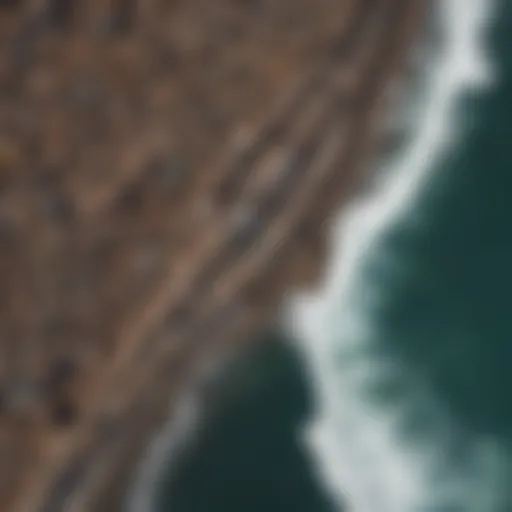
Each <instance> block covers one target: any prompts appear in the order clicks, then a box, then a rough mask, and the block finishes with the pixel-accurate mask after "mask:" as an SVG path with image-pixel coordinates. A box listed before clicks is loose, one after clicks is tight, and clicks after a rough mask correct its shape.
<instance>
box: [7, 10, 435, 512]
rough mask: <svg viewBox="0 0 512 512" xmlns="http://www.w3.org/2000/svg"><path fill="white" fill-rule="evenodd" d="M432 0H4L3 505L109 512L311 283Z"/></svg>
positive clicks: (378, 137) (374, 147) (12, 509)
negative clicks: (218, 369)
mask: <svg viewBox="0 0 512 512" xmlns="http://www.w3.org/2000/svg"><path fill="white" fill-rule="evenodd" d="M425 3H426V2H425V1H424V0H372V1H369V0H364V1H363V0H315V1H312V0H282V1H280V2H275V1H273V0H272V1H271V0H253V1H242V0H239V1H236V0H219V1H217V2H212V1H211V0H188V1H179V0H174V1H170V0H169V1H164V0H147V1H145V2H143V1H135V0H110V1H107V0H88V1H85V0H84V1H71V0H70V1H68V2H62V1H58V0H26V1H21V0H20V1H16V0H10V1H7V0H4V1H0V56H1V58H0V249H1V250H0V302H1V308H0V365H1V367H0V454H1V457H0V510H2V511H3V510H5V511H9V512H18V511H19V512H31V511H45V512H50V511H51V512H57V511H72V512H80V511H98V512H100V511H115V510H121V508H122V505H121V504H122V500H123V497H124V495H125V493H126V489H127V487H128V486H129V485H130V483H131V482H132V479H133V475H134V471H135V469H136V467H137V465H138V462H139V461H140V460H141V458H142V457H143V455H144V453H145V449H146V448H147V445H148V442H149V440H150V439H151V438H152V436H153V435H154V434H155V432H156V431H157V430H158V427H159V425H161V424H162V422H164V421H165V419H166V418H168V417H169V415H172V414H173V404H174V403H175V402H176V397H178V396H179V395H180V393H181V392H182V391H183V389H184V387H186V385H187V382H188V379H189V378H190V376H191V375H192V374H193V373H194V372H195V371H196V370H197V368H199V367H200V366H201V364H203V363H204V362H205V361H208V360H210V359H211V358H214V357H215V356H216V355H218V354H220V353H222V352H223V351H225V350H227V349H229V348H230V347H232V346H233V345H234V343H235V342H237V341H239V340H242V339H247V338H248V336H247V335H248V334H249V333H252V332H254V331H256V330H258V329H259V328H261V327H262V326H264V325H266V324H267V322H268V321H270V320H271V319H272V317H274V316H275V315H276V312H277V310H278V305H279V302H280V301H281V300H282V298H283V295H284V294H285V293H287V292H290V291H293V290H296V289H299V288H301V287H304V286H306V285H311V284H312V283H314V281H315V279H316V278H317V277H318V273H319V269H320V268H321V261H322V257H323V253H324V245H325V230H324V229H323V225H324V221H325V220H326V219H327V218H328V217H329V215H330V214H332V213H333V211H335V209H337V208H339V206H340V205H342V203H343V200H344V199H346V198H347V197H349V196H350V195H351V194H353V193H355V191H356V190H357V186H358V183H360V182H361V181H362V180H363V174H364V173H363V171H364V169H365V167H366V166H367V165H368V162H369V161H370V160H371V155H372V154H375V153H376V152H377V151H378V148H379V144H382V141H383V140H384V139H383V137H385V133H383V131H382V129H381V126H382V122H381V121H382V119H383V117H385V115H386V114H387V113H388V112H389V108H390V106H389V104H388V103H387V102H386V95H385V94H383V93H384V92H385V91H386V90H387V87H388V86H389V85H390V83H392V80H393V79H396V77H398V76H400V74H401V73H403V72H404V66H403V62H404V59H405V55H406V53H407V52H406V49H407V48H408V47H409V46H410V44H409V43H410V42H411V40H412V39H413V37H414V35H415V34H416V33H417V32H418V26H419V24H420V22H421V19H422V13H423V10H424V5H425Z"/></svg>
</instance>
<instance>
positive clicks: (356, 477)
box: [286, 0, 510, 512]
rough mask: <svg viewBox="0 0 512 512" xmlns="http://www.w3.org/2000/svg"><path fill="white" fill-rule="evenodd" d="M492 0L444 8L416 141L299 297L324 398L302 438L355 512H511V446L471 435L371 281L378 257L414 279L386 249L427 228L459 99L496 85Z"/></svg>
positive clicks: (392, 164)
mask: <svg viewBox="0 0 512 512" xmlns="http://www.w3.org/2000/svg"><path fill="white" fill-rule="evenodd" d="M493 3H494V2H492V1H491V0H444V1H441V2H440V3H439V4H438V5H437V6H436V8H437V9H438V14H439V16H438V20H437V21H438V23H439V26H438V27H437V32H436V34H437V37H436V41H435V42H436V46H437V44H439V41H441V46H440V50H439V51H438V52H434V54H432V52H430V53H429V52H420V53H419V54H418V55H420V57H421V58H422V59H423V62H422V68H423V70H424V72H425V76H426V77H427V84H426V85H427V86H426V87H424V86H422V90H421V92H420V93H418V94H416V96H415V98H414V104H413V105H412V106H410V107H409V110H408V111H409V114H410V118H411V119H414V120H416V121H415V131H414V135H413V137H412V140H410V141H409V142H408V143H407V146H406V148H405V149H403V150H400V151H399V153H398V154H397V155H395V156H394V157H393V158H392V159H391V160H390V161H388V162H386V163H384V164H383V165H382V168H381V169H377V171H378V172H377V173H376V174H377V176H379V177H380V178H379V182H377V186H376V190H375V191H372V192H370V193H368V194H367V195H366V196H365V197H363V198H362V199H358V200H357V201H356V202H354V204H352V205H351V206H349V208H347V209H345V210H344V211H343V213H342V215H341V217H340V218H339V219H338V220H337V221H336V222H335V225H334V226H333V232H332V236H331V243H332V249H331V255H330V264H329V266H328V269H327V272H326V275H325V281H324V284H323V285H322V286H321V287H320V289H319V291H318V294H316V295H314V296H299V297H295V298H294V299H293V301H292V302H291V307H290V310H289V311H287V317H286V323H287V325H289V328H290V329H291V330H292V331H293V333H294V334H295V336H296V338H297V339H298V342H299V346H300V347H301V349H302V350H303V353H304V355H305V359H306V361H307V362H308V366H309V371H310V374H311V381H312V382H313V386H314V388H315V391H316V394H317V409H318V410H317V415H316V417H315V418H314V419H313V421H312V424H311V425H309V426H308V427H307V428H306V430H305V433H304V438H305V440H306V442H307V444H308V446H309V447H310V448H311V453H312V455H313V459H314V462H315V469H316V470H317V472H318V475H319V478H320V479H321V480H322V482H323V483H324V484H325V486H326V488H327V489H328V491H329V492H330V494H332V496H333V497H334V498H335V500H336V501H337V503H339V504H340V508H342V509H343V510H348V512H420V511H421V512H427V511H428V512H441V511H447V510H450V511H455V510H457V511H458V510H460V511H464V512H502V511H503V510H510V509H509V508H507V507H508V505H510V503H509V502H507V501H506V500H507V499H510V498H507V496H506V495H507V492H506V489H507V482H506V477H505V475H506V465H507V461H508V459H509V455H508V453H509V452H508V450H507V448H506V447H504V446H502V442H501V441H498V440H497V439H495V438H493V437H491V436H484V435H475V434H474V433H473V432H471V431H469V430H468V429H467V428H465V425H464V423H463V422H461V421H460V419H459V418H457V417H455V415H454V414H453V411H451V410H450V409H449V408H448V407H447V406H446V404H445V403H444V401H443V400H442V399H441V397H440V396H439V393H437V392H435V391H434V389H433V387H432V385H431V383H430V381H429V379H428V378H427V376H426V374H425V373H423V372H421V371H419V370H418V369H417V368H415V367H413V366H412V365H411V364H408V363H406V362H404V361H403V359H401V358H400V357H399V355H397V353H396V352H395V351H393V350H391V349H390V348H389V347H388V344H387V342H386V340H385V339H383V333H382V332H381V329H380V326H379V324H378V322H377V321H375V319H374V316H375V315H373V313H374V312H375V311H376V310H377V309H378V308H379V307H380V305H381V304H382V301H383V300H385V293H386V290H385V289H384V288H385V287H384V288H383V287H382V286H381V284H380V283H379V284H377V283H376V281H375V279H372V273H371V272H368V261H370V260H372V259H373V260H375V259H378V260H379V265H380V267H379V268H383V269H384V270H383V272H384V273H387V274H388V275H389V276H391V279H395V278H396V279H404V278H405V279H406V278H407V275H406V273H407V264H404V262H403V261H401V260H400V258H399V257H397V255H396V254H395V253H393V252H392V251H391V252H390V251H389V250H388V249H387V248H386V246H385V244H383V240H384V238H385V237H386V236H387V234H388V233H389V231H390V230H392V229H393V227H394V226H396V225H397V223H403V222H404V219H406V222H407V223H409V225H410V226H413V227H414V226H415V225H417V226H419V227H421V222H422V217H421V213H420V212H419V211H418V208H416V207H415V205H416V204H417V202H418V198H419V197H421V196H422V195H424V194H425V190H427V189H428V188H429V187H430V186H431V184H432V183H433V182H434V180H435V179H436V173H437V171H438V169H437V168H438V167H439V165H440V162H442V161H443V159H446V158H447V157H448V156H449V154H450V151H453V150H454V148H455V147H456V146H457V145H458V144H460V142H461V141H460V137H461V132H463V130H461V125H462V127H464V123H463V122H462V121H463V119H461V116H462V112H461V111H460V105H461V102H462V100H463V99H464V98H465V96H466V95H467V93H468V92H472V93H473V94H475V93H477V94H483V93H484V91H485V89H486V88H489V87H490V86H491V85H492V84H493V83H494V79H495V78H496V76H495V72H494V69H493V67H492V66H491V60H490V58H489V57H488V55H487V52H486V45H485V36H486V30H487V27H488V26H489V23H490V22H491V21H492V14H493V9H494V8H495V6H494V5H493ZM439 36H441V37H440V38H439ZM427 46H428V45H427ZM370 267H371V264H370ZM373 277H374V276H373ZM386 335H389V333H386ZM507 504H508V505H507Z"/></svg>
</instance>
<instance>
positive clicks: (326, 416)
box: [127, 0, 512, 512]
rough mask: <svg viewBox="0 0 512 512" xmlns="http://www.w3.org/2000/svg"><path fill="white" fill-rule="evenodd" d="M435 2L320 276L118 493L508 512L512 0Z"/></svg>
mask: <svg viewBox="0 0 512 512" xmlns="http://www.w3.org/2000/svg"><path fill="white" fill-rule="evenodd" d="M436 19H438V23H439V26H438V27H437V30H436V36H435V37H436V39H435V43H436V44H435V45H434V46H432V45H431V47H432V48H434V47H435V48H434V49H435V51H423V52H421V51H420V52H419V55H420V57H419V58H421V59H424V61H423V69H424V74H423V75H422V80H421V81H420V86H419V87H418V88H417V90H416V91H415V92H414V94H413V95H412V97H413V101H412V103H411V105H410V107H409V110H408V112H409V113H410V116H409V120H408V122H409V123H410V122H411V119H412V128H411V127H410V126H409V125H408V126H409V128H408V129H407V132H408V133H410V134H411V136H410V137H409V138H407V140H406V142H404V144H403V145H402V147H401V148H399V150H398V151H397V153H396V154H394V155H392V157H391V158H389V159H388V160H386V161H385V162H383V163H382V166H381V167H382V168H379V169H376V174H377V175H378V176H379V179H378V180H376V184H375V187H374V189H373V190H370V191H369V192H367V196H365V197H363V198H359V199H357V200H356V201H355V202H354V204H353V205H352V207H351V209H349V211H348V213H347V212H345V215H344V216H343V218H342V219H338V220H337V221H336V222H334V223H333V226H332V251H331V256H330V263H329V268H328V270H327V272H326V274H325V282H324V283H323V284H322V285H321V286H320V287H319V289H318V293H316V294H315V295H314V296H308V297H296V298H295V299H294V300H292V301H291V303H290V304H289V309H288V310H287V312H286V314H285V315H284V319H283V324H284V327H285V328H286V329H287V331H288V332H287V334H286V335H283V334H277V333H276V334H275V335H274V336H276V337H279V340H278V342H277V343H274V344H268V345H266V344H263V345H262V347H261V348H260V349H258V350H257V351H256V352H255V353H253V354H251V356H250V357H249V358H247V359H246V360H245V361H242V362H241V363H239V366H238V370H234V371H235V373H236V371H238V374H237V375H230V376H229V379H228V389H229V390H230V392H229V393H225V396H226V397H227V398H225V399H224V401H223V402H222V405H221V406H220V407H217V408H216V412H215V414H212V415H211V416H210V417H209V418H208V419H206V420H204V421H203V422H200V423H197V422H196V423H197V424H198V425H200V426H199V427H198V428H196V430H195V431H194V432H193V434H191V435H190V436H188V438H187V442H186V443H181V445H180V446H181V449H180V450H178V451H176V450H170V451H165V453H168V454H169V455H168V457H167V463H166V465H165V467H164V469H160V471H159V475H158V478H156V477H155V482H153V485H152V487H151V486H149V487H151V489H152V490H153V491H154V492H151V493H150V491H149V490H148V489H149V487H148V486H147V485H146V487H143V490H144V492H145V493H146V494H151V499H149V498H148V499H146V500H145V501H144V500H142V501H140V500H139V501H137V503H138V504H139V505H136V506H135V505H133V503H135V501H132V507H131V508H130V506H128V507H127V508H128V509H129V510H130V511H137V512H139V511H144V512H145V510H148V511H149V510H154V511H162V512H164V511H165V512H167V511H169V512H171V511H172V512H203V511H204V512H235V511H239V512H246V511H247V512H253V511H254V512H256V511H258V512H259V511H268V512H274V511H275V512H288V511H290V512H295V511H297V512H328V511H332V512H336V511H340V510H341V511H346V512H388V511H389V512H466V511H467V512H512V485H511V484H512V399H511V398H510V397H509V393H512V365H511V361H512V265H511V262H512V198H511V194H510V192H511V191H512V127H511V126H509V122H510V121H511V120H512V2H511V1H510V0H444V1H443V2H442V4H441V5H440V7H439V11H438V16H437V17H436ZM160 451H161V452H162V450H160ZM159 467H160V468H161V467H162V465H160V466H159ZM135 488H136V489H137V488H138V489H139V491H138V492H139V495H140V493H141V491H140V488H141V486H139V487H137V485H136V486H135ZM140 503H143V505H140Z"/></svg>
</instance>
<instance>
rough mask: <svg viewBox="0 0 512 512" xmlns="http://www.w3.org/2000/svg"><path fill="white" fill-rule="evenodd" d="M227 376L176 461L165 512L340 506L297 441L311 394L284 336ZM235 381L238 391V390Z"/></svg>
mask: <svg viewBox="0 0 512 512" xmlns="http://www.w3.org/2000/svg"><path fill="white" fill-rule="evenodd" d="M268 338H269V339H266V342H265V343H262V344H261V345H259V347H258V348H256V349H252V351H251V352H250V354H248V356H246V357H244V358H243V359H242V361H241V362H238V363H237V364H236V367H235V368H234V369H233V374H232V375H229V377H227V378H226V380H227V381H228V384H229V385H230V386H231V389H229V393H228V395H229V399H226V398H225V397H226V393H223V392H222V390H220V391H219V392H220V393H222V394H223V395H224V398H223V399H222V403H220V405H219V407H215V408H216V409H218V410H217V411H216V412H215V414H214V416H212V417H211V418H209V419H207V420H205V421H204V424H203V425H202V427H201V428H200V429H199V431H198V433H197V435H196V436H195V438H194V439H193V440H192V441H191V442H190V443H189V445H188V447H187V448H186V449H185V450H183V452H182V453H181V454H180V456H178V457H177V460H174V461H172V463H171V465H170V467H169V471H168V474H167V476H166V478H165V480H164V481H163V482H162V486H161V493H160V496H159V499H158V502H159V506H158V510H159V511H162V512H164V511H165V512H166V511H172V512H205V511H212V512H216V511H219V512H220V511H222V512H230V511H233V512H235V511H237V512H261V511H268V512H271V511H276V512H277V511H280V512H283V511H294V512H333V511H334V510H335V509H334V507H333V506H332V505H331V504H330V503H329V501H328V499H327V498H326V497H325V496H324V494H323V491H322V489H321V488H320V486H319V485H318V483H317V481H316V479H315V478H314V475H313V474H312V472H311V461H310V460H309V458H308V456H307V454H306V453H305V450H304V448H303V447H302V446H301V443H300V441H299V439H298V434H299V430H298V429H299V428H300V427H301V426H302V424H303V422H304V421H305V420H306V418H307V417H308V415H309V414H310V412H311V411H310V409H311V399H310V396H309V390H308V385H307V382H306V378H305V375H304V372H303V368H302V364H301V361H300V360H299V356H298V355H297V353H296V352H295V351H294V350H293V349H292V348H291V347H290V346H289V344H288V343H287V342H286V341H285V340H284V339H283V338H282V337H281V335H279V334H276V333H274V334H271V335H270V336H269V337H268ZM232 387H235V391H234V390H233V389H232Z"/></svg>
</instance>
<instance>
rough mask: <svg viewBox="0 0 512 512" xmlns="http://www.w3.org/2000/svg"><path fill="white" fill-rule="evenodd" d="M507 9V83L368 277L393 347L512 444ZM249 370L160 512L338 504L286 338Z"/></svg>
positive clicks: (178, 469)
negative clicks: (416, 218) (316, 459)
mask: <svg viewBox="0 0 512 512" xmlns="http://www.w3.org/2000/svg"><path fill="white" fill-rule="evenodd" d="M499 10H500V13H499V16H498V17H497V21H496V22H495V23H494V24H493V28H492V33H491V34H490V35H491V38H490V42H491V50H492V53H493V56H494V59H495V61H497V64H498V79H499V80H498V83H497V85H496V86H495V87H494V88H493V89H491V90H490V91H487V92H486V93H485V94H482V95H478V96H475V97H468V98H466V100H465V101H464V102H463V103H462V104H461V114H463V115H464V116H465V121H464V127H465V134H464V136H463V137H462V140H461V142H460V143H459V144H458V146H457V151H455V152H454V153H452V154H451V155H450V157H449V158H448V159H447V160H446V161H445V162H444V163H443V164H442V169H441V172H438V173H436V176H437V177H436V178H435V179H433V180H432V181H431V182H430V184H429V187H428V188H427V189H426V190H425V191H424V193H423V195H422V197H420V199H419V201H418V204H417V206H416V210H417V212H418V214H419V215H420V217H421V219H422V222H421V223H420V224H419V225H418V224H417V223H412V222H411V223H408V222H407V221H403V222H398V223H397V224H396V225H395V226H394V227H393V228H392V229H391V230H390V231H389V232H388V233H387V235H386V236H384V238H383V240H382V244H381V250H382V253H383V254H389V253H392V254H393V255H395V256H396V258H398V259H399V261H400V262H401V265H400V266H399V270H398V271H395V270H392V269H391V270H390V269H389V268H388V267H387V266H386V264H385V263H383V262H384V259H382V258H380V257H379V252H378V251H377V252H376V253H375V254H374V255H372V257H371V258H370V259H369V261H368V264H367V265H366V268H365V279H373V280H375V281H376V282H378V283H379V286H382V287H385V290H386V294H387V296H386V301H385V302H384V303H383V305H382V306H381V307H380V308H379V309H377V310H376V311H375V312H374V313H373V314H374V315H375V318H374V319H373V321H374V322H375V323H376V324H377V325H378V326H379V328H380V329H381V331H382V337H383V341H382V342H383V343H384V344H385V345H386V347H387V348H389V349H390V350H394V351H396V353H397V354H399V355H400V357H403V359H404V362H405V364H408V365H417V366H418V368H420V367H421V368H422V369H423V370H425V369H426V372H427V375H428V378H429V380H430V382H431V383H432V385H433V387H434V388H435V389H436V390H437V393H438V395H439V396H441V397H443V400H445V401H446V403H447V404H448V405H449V406H450V409H451V410H452V411H453V413H454V415H455V416H456V417H457V419H458V420H459V421H460V422H462V423H463V424H464V425H465V426H466V427H467V429H468V430H469V431H471V432H474V433H475V434H481V433H485V434H486V435H489V436H491V437H495V438H510V437H511V436H512V399H511V398H510V393H512V365H511V361H512V2H510V1H508V0H504V1H502V2H500V3H499ZM461 122H462V121H461ZM461 126H462V125H461ZM326 328H328V326H326ZM276 336H277V335H276ZM244 364H248V363H244ZM250 365H251V371H252V374H253V375H254V374H256V375H259V376H260V377H261V378H256V380H254V379H253V380H251V384H250V385H248V384H247V383H244V381H245V380H246V379H245V378H241V379H240V380H239V384H237V383H236V382H235V381H233V386H237V387H238V388H239V393H235V396H234V398H233V399H232V400H229V401H228V402H227V405H226V406H225V407H223V408H221V410H220V411H219V412H218V414H217V415H216V416H215V417H214V418H213V419H211V420H210V421H208V422H206V423H205V424H204V426H203V428H202V429H201V430H200V431H199V434H198V435H197V437H196V440H195V441H193V442H192V443H191V445H190V447H189V448H188V449H187V450H185V452H184V453H183V454H182V456H181V457H179V458H178V460H177V461H174V462H173V464H172V465H170V468H171V469H172V470H169V473H168V475H167V476H166V478H165V479H164V481H163V484H162V486H161V489H160V498H159V507H158V510H159V511H162V512H164V511H165V512H167V511H169V512H171V511H172V512H235V511H237V512H260V511H268V512H274V511H275V512H288V511H290V512H293V511H297V512H324V511H325V512H328V511H333V510H335V508H333V506H332V504H331V503H329V501H328V500H327V498H326V497H325V496H324V493H323V491H322V487H321V485H320V484H319V482H318V481H317V479H316V478H315V475H314V474H313V472H312V469H311V468H312V464H311V461H310V459H309V458H308V456H307V455H306V454H305V453H304V451H303V449H302V448H301V446H300V443H298V442H297V432H298V428H299V427H300V425H302V424H303V423H304V421H305V420H306V419H307V417H308V415H309V414H310V413H311V406H312V404H311V399H310V397H309V394H308V382H307V379H306V376H305V373H304V371H303V369H302V367H301V363H300V361H299V360H298V359H297V357H296V355H295V354H294V353H293V352H292V351H290V350H289V349H287V347H286V345H285V344H281V345H279V344H278V345H276V346H275V347H274V348H273V349H264V350H262V351H261V353H259V354H258V355H257V356H256V357H253V359H252V362H251V363H250ZM241 368H244V367H243V366H242V367H241ZM249 373H250V372H249ZM242 374H244V371H242ZM249 380H250V379H249ZM333 449H335V447H333ZM443 510H444V509H443ZM450 510H451V509H450ZM457 510H459V509H457ZM510 510H512V509H510ZM376 512H379V511H378V510H377V511H376ZM434 512H437V509H436V510H435V511H434ZM462 512H464V511H462ZM490 512H494V511H490ZM500 512H509V509H508V508H506V509H503V510H501V509H500Z"/></svg>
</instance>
